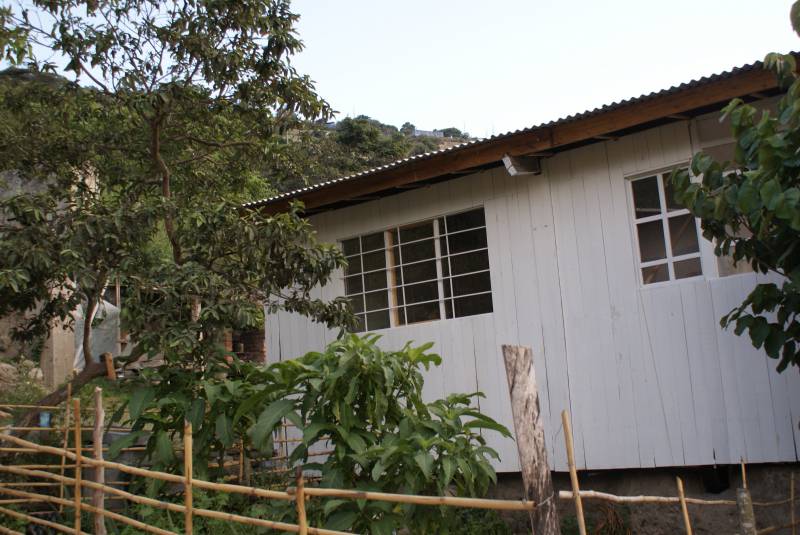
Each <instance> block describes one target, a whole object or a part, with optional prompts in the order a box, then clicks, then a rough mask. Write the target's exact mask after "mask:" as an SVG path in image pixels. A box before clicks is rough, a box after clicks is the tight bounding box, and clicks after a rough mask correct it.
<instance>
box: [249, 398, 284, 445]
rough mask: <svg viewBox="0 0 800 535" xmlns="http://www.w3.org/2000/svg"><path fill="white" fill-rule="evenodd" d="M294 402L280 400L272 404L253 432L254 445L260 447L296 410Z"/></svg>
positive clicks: (264, 412)
mask: <svg viewBox="0 0 800 535" xmlns="http://www.w3.org/2000/svg"><path fill="white" fill-rule="evenodd" d="M294 403H295V402H294V401H292V400H289V399H279V400H277V401H273V402H272V403H270V404H269V405H268V406H267V408H266V409H264V411H263V412H262V413H261V415H260V416H259V417H258V421H257V422H256V423H255V425H254V427H253V430H252V435H251V436H252V439H253V443H254V444H255V445H256V447H258V445H259V444H261V443H263V442H264V441H265V440H266V437H267V436H268V435H270V434H271V433H272V431H273V430H274V429H275V425H276V424H277V423H278V422H279V421H280V420H281V418H283V417H284V416H285V415H286V414H287V413H288V412H289V411H291V410H292V409H293V408H294Z"/></svg>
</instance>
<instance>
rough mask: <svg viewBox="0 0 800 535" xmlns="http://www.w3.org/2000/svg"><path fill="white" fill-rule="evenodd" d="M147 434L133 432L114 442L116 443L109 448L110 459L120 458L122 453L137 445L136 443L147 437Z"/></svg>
mask: <svg viewBox="0 0 800 535" xmlns="http://www.w3.org/2000/svg"><path fill="white" fill-rule="evenodd" d="M146 434H147V433H146V432H144V431H133V432H131V433H128V434H127V435H123V436H121V437H119V438H118V439H116V440H114V442H112V443H111V445H110V446H109V447H108V459H109V460H114V459H116V458H117V457H119V454H120V453H122V450H123V449H125V448H130V447H131V446H133V445H134V444H136V441H137V440H139V438H141V437H142V436H145V435H146Z"/></svg>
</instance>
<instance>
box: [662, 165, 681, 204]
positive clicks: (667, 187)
mask: <svg viewBox="0 0 800 535" xmlns="http://www.w3.org/2000/svg"><path fill="white" fill-rule="evenodd" d="M671 175H672V173H664V174H663V175H662V177H663V179H664V200H665V201H666V202H667V211H669V212H674V211H675V210H685V208H684V206H683V205H681V204H680V203H679V202H678V201H676V200H675V190H674V189H673V188H672V181H670V179H669V177H670V176H671Z"/></svg>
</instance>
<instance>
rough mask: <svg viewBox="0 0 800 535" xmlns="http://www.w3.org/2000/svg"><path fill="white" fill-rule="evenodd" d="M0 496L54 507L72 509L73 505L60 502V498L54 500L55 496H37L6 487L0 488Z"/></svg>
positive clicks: (63, 501) (66, 501)
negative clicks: (54, 505) (61, 505)
mask: <svg viewBox="0 0 800 535" xmlns="http://www.w3.org/2000/svg"><path fill="white" fill-rule="evenodd" d="M0 494H7V495H9V496H16V497H17V498H29V499H31V500H36V501H41V502H47V503H54V504H56V505H58V504H64V505H66V506H67V507H72V505H73V502H71V501H69V500H62V499H61V498H56V497H55V496H48V495H46V494H37V493H35V492H26V491H24V490H16V489H10V488H8V487H0Z"/></svg>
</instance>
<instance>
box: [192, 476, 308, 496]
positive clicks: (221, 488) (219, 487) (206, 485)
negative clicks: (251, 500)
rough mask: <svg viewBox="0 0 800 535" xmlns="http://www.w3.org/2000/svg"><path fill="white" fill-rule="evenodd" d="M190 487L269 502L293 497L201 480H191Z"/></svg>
mask: <svg viewBox="0 0 800 535" xmlns="http://www.w3.org/2000/svg"><path fill="white" fill-rule="evenodd" d="M192 486H194V487H197V488H201V489H206V490H215V491H218V492H233V493H236V494H245V495H247V496H254V497H257V498H267V499H269V500H287V501H289V500H294V497H292V495H291V494H289V493H288V492H283V491H278V490H266V489H257V488H255V487H244V486H242V485H232V484H230V483H212V482H210V481H203V480H202V479H192ZM306 494H308V491H306Z"/></svg>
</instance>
